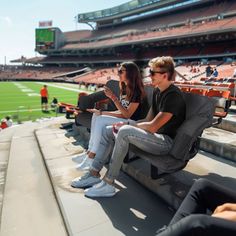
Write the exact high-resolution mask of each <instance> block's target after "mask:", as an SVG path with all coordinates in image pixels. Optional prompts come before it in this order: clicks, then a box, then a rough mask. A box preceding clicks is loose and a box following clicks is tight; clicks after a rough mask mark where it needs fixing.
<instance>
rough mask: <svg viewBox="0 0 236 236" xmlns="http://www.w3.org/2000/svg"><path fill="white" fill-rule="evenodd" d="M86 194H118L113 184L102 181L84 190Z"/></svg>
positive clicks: (102, 195)
mask: <svg viewBox="0 0 236 236" xmlns="http://www.w3.org/2000/svg"><path fill="white" fill-rule="evenodd" d="M84 194H85V196H87V197H112V196H114V195H115V194H116V189H115V187H114V186H113V185H110V184H108V183H106V182H105V181H103V180H102V181H101V183H98V184H96V185H94V186H93V187H92V188H88V189H86V190H85V191H84Z"/></svg>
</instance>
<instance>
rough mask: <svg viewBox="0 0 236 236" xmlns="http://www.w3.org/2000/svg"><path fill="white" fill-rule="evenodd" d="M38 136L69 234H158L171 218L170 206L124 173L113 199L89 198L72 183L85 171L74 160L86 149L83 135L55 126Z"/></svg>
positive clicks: (74, 235) (42, 131) (40, 132)
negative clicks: (77, 168)
mask: <svg viewBox="0 0 236 236" xmlns="http://www.w3.org/2000/svg"><path fill="white" fill-rule="evenodd" d="M80 129H81V128H80ZM35 135H36V138H37V140H38V142H39V145H40V148H41V150H42V153H43V157H44V160H45V164H46V166H47V169H48V172H49V175H50V177H51V180H52V183H53V187H54V191H55V193H56V196H57V199H58V202H59V205H60V207H61V212H62V213H63V216H64V219H65V222H66V224H67V228H68V231H69V235H73V236H82V235H83V236H85V235H129V236H132V235H140V236H141V235H155V232H156V231H157V229H158V228H159V227H162V225H163V224H167V223H168V221H169V220H170V218H171V216H172V215H173V212H172V211H171V210H170V209H169V208H168V207H167V205H166V204H164V203H163V201H161V200H160V199H159V197H158V196H156V195H155V194H153V193H152V192H150V191H148V190H147V189H146V188H143V187H142V186H141V185H140V184H138V183H137V182H135V181H134V180H132V178H130V177H129V176H127V175H126V174H124V173H122V174H121V175H120V178H119V180H118V181H117V182H116V187H117V189H119V190H120V191H119V193H118V194H117V195H116V196H114V197H113V198H100V199H90V198H86V197H85V196H84V194H83V192H84V190H83V189H75V188H72V187H71V186H70V183H71V180H72V179H73V178H75V177H78V176H81V175H82V174H83V173H82V172H80V171H77V170H76V168H75V167H76V163H75V162H73V161H72V159H71V157H72V156H74V155H75V154H78V153H79V152H81V151H82V150H83V149H82V148H81V145H80V141H82V138H81V135H80V134H79V133H74V132H69V133H67V132H66V131H64V130H58V129H56V128H55V127H47V128H45V129H39V130H37V131H36V133H35ZM74 138H75V139H74ZM104 171H105V168H104V169H103V170H102V175H103V174H104ZM154 222H155V223H154Z"/></svg>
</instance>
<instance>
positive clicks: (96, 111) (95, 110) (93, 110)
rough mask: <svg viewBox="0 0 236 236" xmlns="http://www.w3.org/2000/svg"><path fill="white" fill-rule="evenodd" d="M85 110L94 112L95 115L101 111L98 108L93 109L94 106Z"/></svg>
mask: <svg viewBox="0 0 236 236" xmlns="http://www.w3.org/2000/svg"><path fill="white" fill-rule="evenodd" d="M86 111H88V112H91V113H95V114H96V115H97V116H99V115H101V111H100V110H98V109H95V108H93V109H86Z"/></svg>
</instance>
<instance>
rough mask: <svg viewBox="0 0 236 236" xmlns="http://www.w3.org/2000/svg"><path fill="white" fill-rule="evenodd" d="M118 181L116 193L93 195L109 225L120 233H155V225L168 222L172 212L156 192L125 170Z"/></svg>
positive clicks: (130, 235) (159, 226) (130, 234)
mask: <svg viewBox="0 0 236 236" xmlns="http://www.w3.org/2000/svg"><path fill="white" fill-rule="evenodd" d="M119 182H120V183H122V187H118V188H119V189H120V191H119V192H118V193H117V195H115V196H114V197H112V198H99V199H95V200H97V201H98V202H99V203H100V204H101V206H102V208H103V209H104V211H105V212H106V214H107V216H108V217H109V218H110V220H111V222H112V224H113V226H114V227H115V228H116V229H118V230H119V231H121V232H122V233H124V235H129V236H132V235H136V236H137V235H140V236H144V235H150V236H151V235H156V232H157V230H158V229H159V228H161V227H162V226H163V225H165V224H168V222H169V221H170V219H171V217H172V215H173V214H174V212H172V211H171V210H170V209H169V208H168V206H167V205H166V203H165V202H163V201H162V200H161V199H160V198H159V197H158V196H157V195H155V194H154V193H152V192H151V191H149V190H147V189H146V188H144V187H142V186H141V185H140V184H138V183H136V182H135V181H134V180H133V179H130V178H129V177H127V176H125V174H123V173H122V174H121V177H120V178H119ZM123 185H124V186H123ZM116 187H117V186H116Z"/></svg>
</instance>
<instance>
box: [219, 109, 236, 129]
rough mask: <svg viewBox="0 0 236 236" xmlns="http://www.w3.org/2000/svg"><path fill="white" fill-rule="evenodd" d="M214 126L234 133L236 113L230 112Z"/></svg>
mask: <svg viewBox="0 0 236 236" xmlns="http://www.w3.org/2000/svg"><path fill="white" fill-rule="evenodd" d="M215 127H216V128H219V129H223V130H227V131H230V132H233V133H236V113H235V112H230V113H229V114H228V115H227V117H225V118H224V119H222V122H221V123H220V124H219V125H216V126H215Z"/></svg>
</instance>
